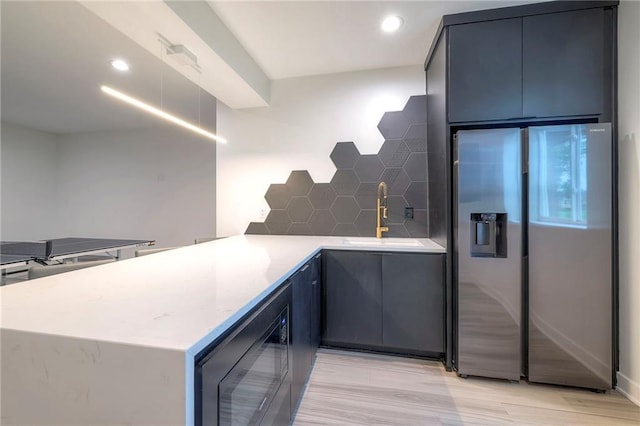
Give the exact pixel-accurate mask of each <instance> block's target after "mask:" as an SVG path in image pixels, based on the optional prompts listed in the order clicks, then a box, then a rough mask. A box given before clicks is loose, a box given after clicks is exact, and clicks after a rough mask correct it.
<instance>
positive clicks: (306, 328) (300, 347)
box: [291, 263, 313, 408]
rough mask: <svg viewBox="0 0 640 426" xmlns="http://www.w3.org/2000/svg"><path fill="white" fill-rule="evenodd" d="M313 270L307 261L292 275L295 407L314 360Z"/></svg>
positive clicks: (292, 387) (293, 391)
mask: <svg viewBox="0 0 640 426" xmlns="http://www.w3.org/2000/svg"><path fill="white" fill-rule="evenodd" d="M312 272H313V268H312V265H311V263H307V264H306V265H304V266H303V267H302V268H301V269H300V270H299V271H298V272H296V273H295V274H294V275H293V276H292V277H291V286H292V293H293V308H292V319H291V346H292V348H293V351H292V352H293V382H292V385H291V399H292V401H293V405H294V408H295V406H296V404H297V401H298V400H299V399H300V398H301V397H302V389H303V388H304V383H305V381H306V380H307V376H308V375H309V370H310V369H311V363H312V361H313V353H312V349H311V301H312V287H311V282H312Z"/></svg>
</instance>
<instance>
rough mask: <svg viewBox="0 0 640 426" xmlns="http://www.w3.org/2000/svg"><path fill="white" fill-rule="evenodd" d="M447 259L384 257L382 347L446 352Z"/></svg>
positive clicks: (409, 255)
mask: <svg viewBox="0 0 640 426" xmlns="http://www.w3.org/2000/svg"><path fill="white" fill-rule="evenodd" d="M444 267H445V266H444V256H441V255H424V254H409V253H401V254H395V253H394V254H384V255H383V256H382V344H383V345H384V346H387V347H391V348H398V349H408V350H412V351H421V352H437V353H439V352H444Z"/></svg>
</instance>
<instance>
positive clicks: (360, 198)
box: [356, 179, 384, 210]
mask: <svg viewBox="0 0 640 426" xmlns="http://www.w3.org/2000/svg"><path fill="white" fill-rule="evenodd" d="M382 180H384V179H382ZM377 193H378V184H377V183H370V182H367V183H361V184H360V186H359V187H358V190H357V191H356V202H357V203H358V205H359V206H360V208H361V209H363V210H370V209H375V208H376V199H377Z"/></svg>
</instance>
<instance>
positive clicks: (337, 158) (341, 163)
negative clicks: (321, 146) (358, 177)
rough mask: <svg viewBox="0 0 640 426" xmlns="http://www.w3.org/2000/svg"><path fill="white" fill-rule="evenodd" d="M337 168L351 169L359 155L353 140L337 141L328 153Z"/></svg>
mask: <svg viewBox="0 0 640 426" xmlns="http://www.w3.org/2000/svg"><path fill="white" fill-rule="evenodd" d="M329 156H330V157H331V160H332V161H333V164H335V165H336V168H338V169H352V168H353V166H355V165H356V160H358V157H359V156H360V151H358V148H357V147H356V145H355V144H354V143H353V142H338V143H337V144H336V146H335V147H334V148H333V151H331V154H330V155H329Z"/></svg>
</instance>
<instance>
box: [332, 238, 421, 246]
mask: <svg viewBox="0 0 640 426" xmlns="http://www.w3.org/2000/svg"><path fill="white" fill-rule="evenodd" d="M344 243H345V244H349V245H353V246H378V245H380V246H402V247H422V246H424V244H422V243H421V242H420V241H417V240H415V239H413V238H345V239H344Z"/></svg>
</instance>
